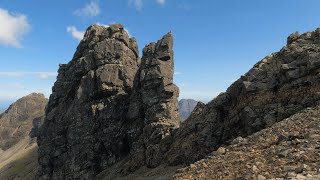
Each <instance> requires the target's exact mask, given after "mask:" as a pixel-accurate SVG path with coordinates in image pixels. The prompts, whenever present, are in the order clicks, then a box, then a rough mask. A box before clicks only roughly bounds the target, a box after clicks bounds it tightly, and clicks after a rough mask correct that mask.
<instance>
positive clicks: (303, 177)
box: [296, 174, 306, 180]
mask: <svg viewBox="0 0 320 180" xmlns="http://www.w3.org/2000/svg"><path fill="white" fill-rule="evenodd" d="M296 178H297V180H305V179H306V177H305V176H303V175H301V174H298V175H297V177H296Z"/></svg>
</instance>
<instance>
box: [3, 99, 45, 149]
mask: <svg viewBox="0 0 320 180" xmlns="http://www.w3.org/2000/svg"><path fill="white" fill-rule="evenodd" d="M47 102H48V100H47V99H46V98H45V97H44V95H43V94H37V93H32V94H30V95H28V96H25V97H23V98H21V99H19V100H17V101H16V102H15V103H13V104H12V105H10V107H9V108H8V109H7V110H6V111H5V112H4V113H2V114H1V115H0V149H2V150H4V151H5V150H7V149H9V148H10V147H12V146H13V145H14V144H16V143H17V142H19V141H20V140H21V139H23V138H24V137H27V136H28V135H29V133H30V130H31V129H32V127H33V124H32V121H33V119H34V118H37V117H41V116H43V115H44V109H45V107H46V105H47Z"/></svg>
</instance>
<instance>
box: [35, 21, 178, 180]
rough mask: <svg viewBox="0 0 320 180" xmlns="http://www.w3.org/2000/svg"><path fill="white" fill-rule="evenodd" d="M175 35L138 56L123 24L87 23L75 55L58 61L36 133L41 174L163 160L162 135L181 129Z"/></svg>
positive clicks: (59, 175)
mask: <svg viewBox="0 0 320 180" xmlns="http://www.w3.org/2000/svg"><path fill="white" fill-rule="evenodd" d="M172 46H173V37H172V35H171V34H170V33H168V34H167V35H165V36H164V37H163V38H162V39H161V40H159V41H158V42H157V43H151V44H149V45H148V46H146V48H144V50H143V57H142V60H140V58H139V56H138V46H137V43H136V40H135V39H134V38H129V36H128V34H127V32H126V31H125V30H124V28H123V26H122V25H120V24H115V25H111V26H110V27H108V28H106V27H102V26H98V25H92V26H90V27H89V28H88V29H87V31H86V33H85V36H84V39H83V40H82V41H81V43H80V44H79V46H78V48H77V51H76V53H75V55H74V57H73V59H72V60H71V61H70V62H69V63H68V64H64V65H60V68H59V75H58V79H57V81H56V83H55V85H54V87H53V93H52V95H51V96H50V100H49V105H48V108H47V111H46V119H45V121H44V124H43V127H42V128H41V130H42V131H41V132H40V134H39V136H38V145H39V164H40V170H39V178H40V179H78V178H83V179H92V178H93V177H94V176H95V175H96V174H98V173H99V172H101V171H102V170H104V169H106V168H107V167H109V166H111V165H113V164H115V163H117V162H119V161H121V160H123V159H125V158H128V157H132V158H131V159H130V160H129V161H135V162H134V163H131V164H130V163H129V164H128V165H127V169H128V170H130V169H131V170H133V169H136V168H139V167H141V166H144V165H147V166H150V167H154V166H156V165H158V164H160V162H161V160H162V154H163V152H162V151H159V150H158V147H159V146H160V142H161V140H162V139H165V138H166V137H168V136H170V135H171V132H172V130H173V129H176V128H177V127H179V118H178V110H177V109H178V108H177V98H178V93H179V90H178V88H177V86H175V85H174V84H173V65H174V64H173V51H172Z"/></svg>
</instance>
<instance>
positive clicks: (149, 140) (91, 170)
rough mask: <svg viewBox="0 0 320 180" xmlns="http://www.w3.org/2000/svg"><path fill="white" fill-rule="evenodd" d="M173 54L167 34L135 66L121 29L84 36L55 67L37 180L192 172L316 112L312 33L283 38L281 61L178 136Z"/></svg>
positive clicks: (208, 108) (318, 71)
mask: <svg viewBox="0 0 320 180" xmlns="http://www.w3.org/2000/svg"><path fill="white" fill-rule="evenodd" d="M172 47H173V37H172V35H171V33H168V34H166V35H165V36H164V37H163V38H162V39H161V40H159V41H158V42H157V43H150V44H148V45H147V46H146V47H145V48H144V49H143V57H142V58H141V60H140V58H139V56H138V52H139V51H138V48H137V43H136V40H135V39H134V38H129V36H128V34H127V33H126V31H124V28H123V26H122V25H119V24H117V25H111V26H110V27H109V28H106V27H102V26H97V25H93V26H91V27H89V28H88V30H87V31H86V33H85V37H84V39H83V40H82V41H81V43H80V44H79V46H78V48H77V51H76V53H75V55H74V57H73V59H72V60H71V61H70V62H69V63H68V64H65V65H60V68H59V75H58V79H57V82H56V83H55V85H54V87H53V93H52V95H51V96H50V100H49V105H48V108H47V110H46V118H45V120H44V124H43V126H42V127H41V128H40V132H39V134H38V145H39V164H40V168H39V178H40V179H93V178H95V177H96V175H97V174H99V173H100V172H102V171H104V172H107V170H108V168H110V169H116V170H117V172H113V173H115V174H117V173H120V174H126V173H130V172H133V171H135V170H137V169H139V168H140V167H142V166H146V167H148V168H154V167H157V166H159V165H167V164H169V165H181V164H189V163H192V162H195V161H197V160H199V159H201V158H204V157H205V156H206V155H208V154H209V153H210V152H212V151H214V150H216V149H217V148H218V147H219V146H221V145H223V144H228V143H231V142H232V140H233V139H235V138H237V137H244V138H245V137H246V136H248V135H251V134H253V133H254V132H257V131H260V130H262V129H265V128H266V127H270V126H272V125H273V124H274V123H276V122H278V121H282V120H283V119H285V118H287V117H289V116H291V115H293V114H295V113H297V112H298V111H300V110H302V109H304V108H306V107H311V106H316V105H319V104H320V29H317V30H316V31H314V32H308V33H305V34H302V35H300V34H298V33H294V34H292V35H290V36H289V38H288V44H287V46H285V47H284V48H282V49H281V50H280V52H277V53H273V54H271V55H270V56H267V57H266V58H264V59H263V60H261V61H260V62H258V63H257V64H256V65H254V67H253V68H252V69H251V70H249V71H248V72H247V73H246V74H245V75H244V76H242V77H240V79H238V80H237V81H236V82H234V83H233V84H232V85H231V86H230V87H229V88H228V90H227V91H226V92H225V93H222V94H220V95H219V96H218V97H216V98H215V99H214V100H212V101H211V102H209V103H208V104H207V105H205V104H202V103H199V104H198V105H197V107H196V108H195V110H194V111H193V112H192V113H191V116H190V117H189V118H188V119H187V120H186V121H185V122H183V123H182V125H181V127H180V128H179V126H180V120H179V113H178V102H177V97H178V94H179V90H178V87H177V86H176V85H175V84H173V69H174V68H173V66H174V63H173V50H172ZM225 152H226V151H225ZM111 167H112V168H111ZM100 175H101V173H100ZM109 175H110V174H109ZM116 176H117V175H116Z"/></svg>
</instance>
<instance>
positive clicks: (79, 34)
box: [67, 26, 84, 41]
mask: <svg viewBox="0 0 320 180" xmlns="http://www.w3.org/2000/svg"><path fill="white" fill-rule="evenodd" d="M67 32H69V33H70V34H71V35H72V37H74V38H75V39H77V40H79V41H81V40H82V39H83V36H84V31H79V30H78V29H77V28H76V27H75V26H69V27H67Z"/></svg>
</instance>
